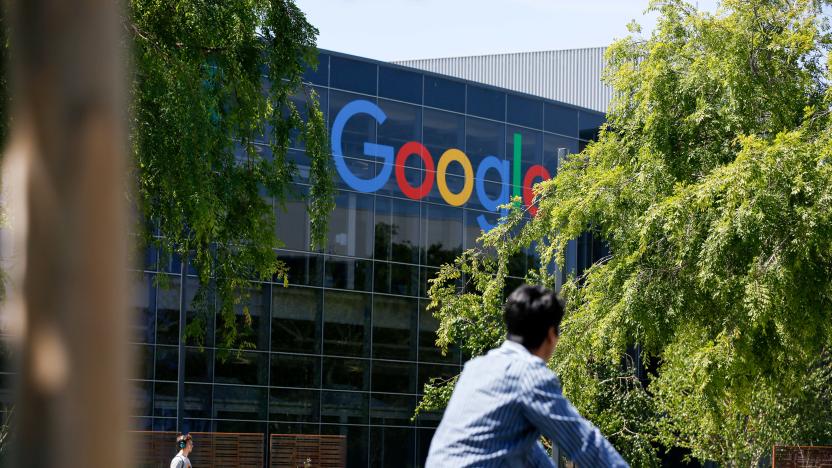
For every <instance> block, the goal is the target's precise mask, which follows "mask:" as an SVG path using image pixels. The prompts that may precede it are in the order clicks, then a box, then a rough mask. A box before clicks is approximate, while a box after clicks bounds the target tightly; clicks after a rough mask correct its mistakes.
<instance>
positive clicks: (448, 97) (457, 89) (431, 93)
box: [425, 75, 465, 112]
mask: <svg viewBox="0 0 832 468" xmlns="http://www.w3.org/2000/svg"><path fill="white" fill-rule="evenodd" d="M425 105H426V106H430V107H438V108H440V109H448V110H451V111H455V112H465V84H463V83H460V82H459V81H452V80H447V79H444V78H439V77H436V76H430V75H425Z"/></svg>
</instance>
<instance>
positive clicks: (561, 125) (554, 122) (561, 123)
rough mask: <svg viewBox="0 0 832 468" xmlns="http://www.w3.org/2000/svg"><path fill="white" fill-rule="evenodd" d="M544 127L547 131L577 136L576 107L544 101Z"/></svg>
mask: <svg viewBox="0 0 832 468" xmlns="http://www.w3.org/2000/svg"><path fill="white" fill-rule="evenodd" d="M544 112H545V116H544V119H545V127H544V130H546V131H547V132H553V133H560V134H561V135H566V136H570V137H577V136H578V111H577V109H574V108H571V107H566V106H560V105H557V104H550V103H546V105H545V106H544Z"/></svg>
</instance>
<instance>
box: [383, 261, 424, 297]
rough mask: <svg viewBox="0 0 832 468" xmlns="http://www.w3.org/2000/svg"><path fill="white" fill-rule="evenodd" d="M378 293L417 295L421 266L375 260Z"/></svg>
mask: <svg viewBox="0 0 832 468" xmlns="http://www.w3.org/2000/svg"><path fill="white" fill-rule="evenodd" d="M374 268H375V273H374V275H375V278H374V279H375V289H374V291H375V292H377V293H384V294H401V295H404V296H414V297H415V296H416V295H417V294H418V293H419V267H418V266H416V265H404V264H401V263H387V262H375V266H374Z"/></svg>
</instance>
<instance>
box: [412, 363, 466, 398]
mask: <svg viewBox="0 0 832 468" xmlns="http://www.w3.org/2000/svg"><path fill="white" fill-rule="evenodd" d="M460 371H461V368H460V366H453V365H442V364H423V363H419V387H418V388H419V392H420V393H421V392H423V391H424V389H425V384H426V383H428V382H429V381H430V379H433V378H440V379H443V380H447V379H450V378H451V377H453V376H455V375H458V374H459V373H460Z"/></svg>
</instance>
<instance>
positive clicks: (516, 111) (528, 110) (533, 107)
mask: <svg viewBox="0 0 832 468" xmlns="http://www.w3.org/2000/svg"><path fill="white" fill-rule="evenodd" d="M507 104H508V109H507V112H506V120H507V121H509V122H511V123H514V124H517V125H523V126H524V127H532V128H540V129H542V128H543V101H541V100H538V99H532V98H527V97H523V96H517V95H516V94H509V95H508V102H507Z"/></svg>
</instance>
